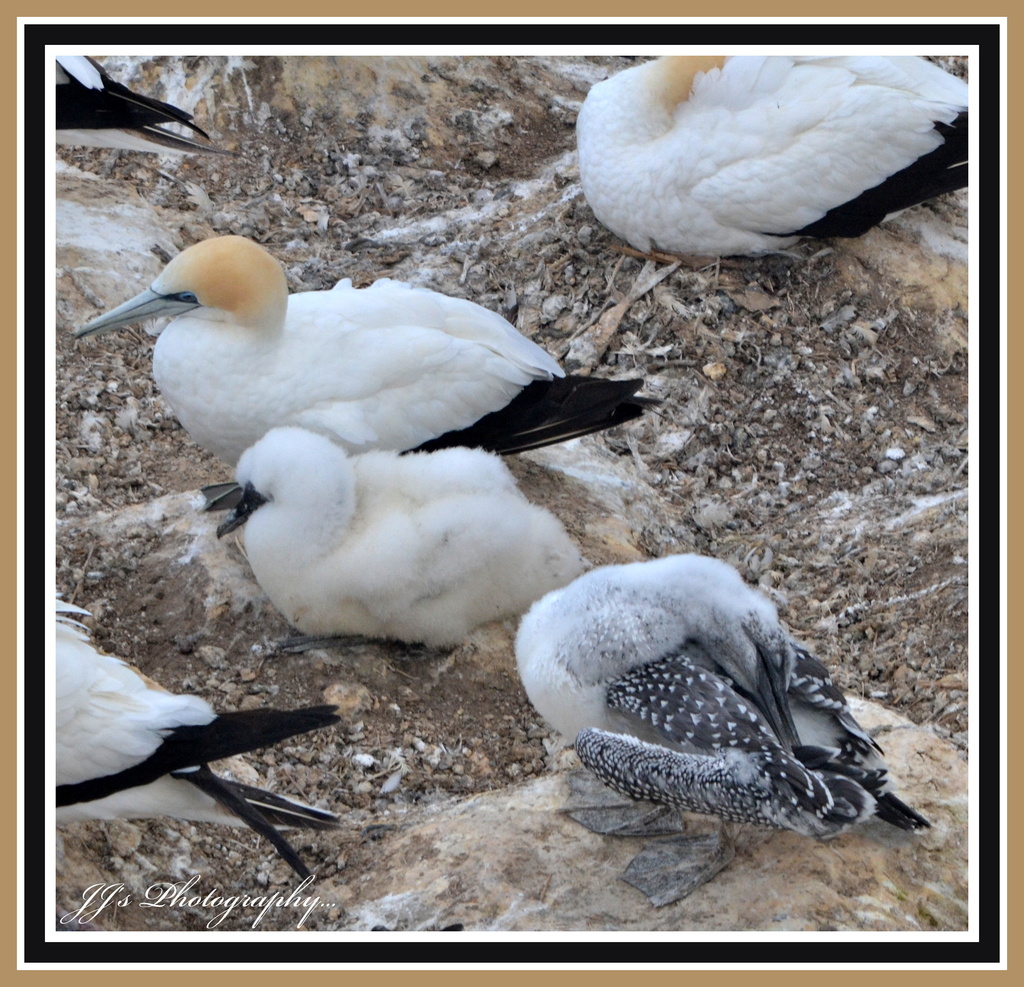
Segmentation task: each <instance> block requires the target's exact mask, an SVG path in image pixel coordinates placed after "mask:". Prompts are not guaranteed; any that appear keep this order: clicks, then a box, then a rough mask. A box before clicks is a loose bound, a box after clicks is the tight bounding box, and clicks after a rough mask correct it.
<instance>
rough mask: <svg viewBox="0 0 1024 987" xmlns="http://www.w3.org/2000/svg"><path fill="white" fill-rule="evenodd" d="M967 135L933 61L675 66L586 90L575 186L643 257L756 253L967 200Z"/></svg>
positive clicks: (960, 100)
mask: <svg viewBox="0 0 1024 987" xmlns="http://www.w3.org/2000/svg"><path fill="white" fill-rule="evenodd" d="M967 123H968V117H967V84H966V83H965V82H963V81H962V80H960V79H957V78H956V77H955V76H952V75H950V74H949V73H948V72H944V71H943V70H942V69H940V68H938V67H937V66H936V65H933V64H931V63H930V62H927V61H925V60H924V59H923V58H916V57H905V56H899V57H878V56H849V57H810V56H807V57H804V56H796V57H784V56H736V57H732V58H725V57H685V56H673V57H667V58H662V59H658V60H656V61H652V62H646V63H644V64H643V65H638V66H636V67H634V68H630V69H626V70H625V71H623V72H619V73H618V74H617V75H614V76H612V77H611V78H609V79H607V80H605V81H604V82H600V83H598V84H597V85H595V86H594V87H593V88H592V89H591V90H590V93H589V94H588V95H587V98H586V99H585V100H584V103H583V106H582V108H581V110H580V113H579V118H578V120H577V124H576V134H577V145H578V149H579V166H580V181H581V184H582V186H583V192H584V195H585V196H586V198H587V201H588V202H589V204H590V206H591V208H592V209H593V210H594V214H595V215H596V216H597V218H598V219H599V220H600V221H601V222H602V223H603V224H604V225H605V226H607V227H608V228H609V229H610V230H611V231H612V232H613V233H615V234H616V235H617V236H619V237H621V238H622V239H623V240H626V241H627V242H628V243H630V244H631V245H632V246H633V247H635V248H636V249H638V250H642V251H645V252H647V251H650V250H652V249H658V250H662V251H668V252H671V253H681V254H696V255H725V254H757V253H762V252H764V251H771V250H781V249H783V248H784V247H787V246H789V245H791V244H793V243H795V242H796V241H797V240H798V239H799V238H800V237H803V236H817V237H827V236H859V235H861V234H862V233H865V232H866V231H867V230H868V229H870V228H871V227H872V226H875V225H876V224H878V223H879V222H881V221H882V220H883V219H885V218H886V217H887V216H889V215H891V214H892V213H895V212H899V211H900V210H902V209H905V208H907V207H908V206H911V205H915V204H916V203H919V202H923V201H924V200H925V199H929V198H932V197H933V196H936V195H940V194H942V193H943V192H949V191H952V190H953V189H956V188H962V187H963V186H965V185H966V184H967V165H966V161H967Z"/></svg>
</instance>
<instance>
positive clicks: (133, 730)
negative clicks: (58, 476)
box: [56, 599, 338, 877]
mask: <svg viewBox="0 0 1024 987" xmlns="http://www.w3.org/2000/svg"><path fill="white" fill-rule="evenodd" d="M56 609H57V657H56V664H57V743H56V766H57V796H56V797H57V822H58V823H69V822H80V821H83V820H88V819H119V818H120V819H140V818H148V817H152V816H173V817H175V818H177V819H189V820H193V821H196V822H216V823H230V824H232V825H243V824H244V825H246V826H249V827H251V828H252V829H253V830H255V831H256V832H257V833H259V834H260V835H261V836H265V837H266V838H267V839H268V840H269V841H270V842H271V844H273V846H274V847H275V849H276V850H277V852H278V853H279V854H280V855H281V856H282V857H283V858H284V859H285V860H286V861H287V862H288V864H289V865H290V866H291V868H292V869H293V870H294V871H295V872H296V873H297V874H299V876H300V877H308V876H309V869H308V868H307V867H306V865H305V864H304V863H303V862H302V860H301V859H300V858H299V855H298V854H297V853H296V852H295V850H294V849H293V848H292V847H291V845H290V844H289V843H288V841H287V840H286V839H285V838H284V837H283V836H282V835H281V834H280V833H279V832H278V830H277V827H279V826H282V827H301V828H307V829H308V828H312V829H329V828H333V827H334V826H336V825H337V822H338V820H337V817H336V816H334V815H333V814H332V813H330V812H325V811H324V810H322V809H315V808H313V807H312V806H308V805H304V804H303V803H301V802H296V801H294V800H293V799H288V798H283V797H282V796H280V795H274V794H272V793H271V792H267V791H264V790H262V789H259V788H253V787H252V786H250V785H242V784H239V783H238V782H235V781H229V780H228V779H226V778H221V777H219V776H218V775H216V774H214V773H213V772H212V771H211V770H210V768H209V766H208V762H209V761H216V760H219V759H220V758H224V757H231V756H232V755H235V754H241V753H245V752H246V751H251V750H256V749H257V748H260V747H268V746H270V745H271V744H275V743H277V742H278V741H280V740H286V739H287V738H288V737H294V736H296V735H297V734H301V733H307V732H309V731H310V730H317V729H320V728H321V727H325V726H329V725H330V724H332V723H337V722H338V717H337V715H335V707H333V706H312V707H309V708H307V709H296V710H277V709H254V710H246V711H242V712H237V713H221V714H219V715H218V714H217V713H215V712H214V710H213V708H212V707H211V706H210V704H209V703H208V702H206V700H204V699H201V698H200V697H199V696H188V695H175V694H174V693H171V692H167V691H165V690H164V689H162V688H161V687H160V686H158V685H156V683H154V682H153V681H152V680H151V679H148V678H146V677H145V676H143V675H142V673H141V672H138V671H136V670H135V669H134V668H132V667H131V666H130V665H128V664H126V663H125V662H123V661H122V660H121V659H120V658H115V657H113V656H112V655H106V654H103V653H102V652H100V651H97V650H96V649H95V648H94V647H93V646H92V644H91V643H90V641H89V634H88V632H87V630H86V629H85V627H84V626H83V625H82V624H81V623H80V622H79V621H78V620H77V619H76V618H75V616H74V615H83V614H88V611H86V610H83V609H82V608H81V607H78V606H75V605H74V604H70V603H65V602H64V601H62V600H59V599H58V600H57V602H56Z"/></svg>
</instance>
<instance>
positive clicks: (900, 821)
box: [875, 792, 931, 829]
mask: <svg viewBox="0 0 1024 987" xmlns="http://www.w3.org/2000/svg"><path fill="white" fill-rule="evenodd" d="M875 801H876V802H877V806H876V808H875V815H876V816H878V818H879V819H881V820H883V821H884V822H887V823H891V824H892V825H893V826H898V827H899V828H900V829H928V828H930V827H931V823H930V822H928V820H927V819H925V817H924V816H922V815H921V814H920V813H919V812H915V811H914V810H913V809H911V808H910V806H909V805H907V803H906V802H904V801H903V800H902V799H899V798H897V797H896V796H895V795H893V794H892V792H882V793H881V794H878V795H876V796H875Z"/></svg>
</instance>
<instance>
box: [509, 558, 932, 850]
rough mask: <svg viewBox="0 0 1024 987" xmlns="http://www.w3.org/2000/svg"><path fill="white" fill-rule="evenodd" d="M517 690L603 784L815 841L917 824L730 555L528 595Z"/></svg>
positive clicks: (843, 710) (608, 572)
mask: <svg viewBox="0 0 1024 987" xmlns="http://www.w3.org/2000/svg"><path fill="white" fill-rule="evenodd" d="M516 658H517V662H518V665H519V673H520V676H521V678H522V681H523V685H524V687H525V688H526V692H527V695H528V696H529V697H530V700H531V702H532V703H533V705H534V706H535V707H536V708H537V710H538V711H539V712H540V713H541V715H542V716H544V718H545V719H546V720H547V721H548V722H549V723H551V724H552V726H554V727H555V728H556V729H557V730H559V731H560V732H561V733H563V734H564V735H565V736H567V737H570V738H573V739H574V740H575V745H576V750H577V752H578V753H579V755H580V757H581V759H582V760H583V763H584V764H585V765H586V766H587V767H589V768H590V769H591V770H592V771H594V773H595V774H597V776H598V777H599V778H600V779H601V780H602V781H603V782H605V784H607V785H609V786H611V787H612V788H614V789H616V790H617V791H619V792H621V793H623V794H625V795H629V796H631V797H632V798H637V799H648V800H650V801H654V802H660V803H663V804H669V805H675V806H679V807H680V808H683V809H686V810H689V811H693V812H702V813H708V814H712V815H717V816H720V817H722V818H725V819H730V820H734V821H738V822H749V823H755V824H759V825H764V826H775V827H780V828H786V829H792V830H795V831H796V832H798V833H803V834H805V835H809V836H816V837H826V836H830V835H833V834H835V833H838V832H840V831H842V830H844V829H846V828H848V827H849V826H851V825H853V824H855V823H858V822H861V821H863V820H865V819H867V818H870V817H871V816H872V815H878V816H879V817H881V818H882V819H885V820H886V821H888V822H891V823H892V824H893V825H896V826H899V827H900V828H903V829H915V828H918V827H920V826H927V825H928V823H927V821H926V820H925V819H923V817H921V816H920V815H918V814H917V813H916V812H914V811H913V810H912V809H910V808H909V807H908V806H906V805H905V804H904V803H903V802H901V801H900V800H899V799H898V798H896V796H895V795H893V794H892V793H891V792H890V791H889V790H888V783H887V775H886V765H885V762H884V761H883V760H882V757H881V750H880V748H879V747H878V745H877V744H876V743H875V742H874V741H873V740H872V739H871V738H870V737H869V736H868V734H867V733H866V732H865V731H864V730H863V729H861V727H860V726H859V725H858V724H857V722H856V720H855V719H854V718H853V715H852V713H851V712H850V709H849V706H848V705H847V704H846V701H845V699H844V698H843V696H842V693H840V692H839V690H838V689H836V688H835V686H834V685H833V684H832V681H831V679H830V678H829V676H828V672H827V671H826V670H825V668H824V666H823V665H822V664H821V663H820V662H819V661H817V659H815V658H813V657H812V656H811V655H810V654H809V653H808V652H807V651H805V650H804V649H803V648H801V647H800V646H799V645H796V644H795V643H794V642H793V641H792V639H791V638H790V637H789V635H788V634H787V633H786V631H785V630H784V629H783V628H782V626H781V625H780V624H779V621H778V616H777V614H776V611H775V608H774V607H773V606H772V604H771V603H770V602H769V601H768V599H767V598H765V597H764V596H763V595H762V594H761V593H759V592H757V591H755V590H753V589H751V588H750V587H748V586H747V585H746V583H744V581H743V579H742V578H741V577H740V575H739V573H737V572H736V570H735V569H733V568H732V566H730V565H728V564H726V563H724V562H721V561H719V560H716V559H712V558H706V557H702V556H698V555H677V556H670V557H667V558H663V559H658V560H655V561H652V562H644V563H634V564H631V565H619V566H605V567H602V568H598V569H593V570H591V571H590V572H588V573H585V574H584V575H582V576H580V577H579V578H578V579H576V580H575V581H574V582H573V583H571V584H570V585H568V586H566V587H565V588H563V589H560V590H556V591H554V592H552V593H549V594H548V595H547V596H545V597H544V598H543V599H541V600H539V601H538V602H537V603H535V604H534V606H533V607H532V608H531V609H530V611H529V613H527V615H526V616H525V617H524V618H523V620H522V624H521V626H520V629H519V635H518V638H517V641H516Z"/></svg>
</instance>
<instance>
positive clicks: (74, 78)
mask: <svg viewBox="0 0 1024 987" xmlns="http://www.w3.org/2000/svg"><path fill="white" fill-rule="evenodd" d="M169 123H170V124H177V125H180V126H182V127H187V128H188V129H189V130H190V131H192V133H193V134H195V135H197V136H195V137H193V136H191V135H186V134H180V133H176V132H174V131H172V130H168V129H167V126H166V125H167V124H169ZM204 141H205V143H204ZM209 141H210V137H209V135H208V134H207V133H206V131H205V130H202V129H200V128H199V127H198V126H196V124H194V123H193V122H192V114H191V113H186V112H185V111H184V110H180V109H178V107H176V106H172V105H171V104H170V103H164V102H161V101H160V100H158V99H153V98H152V97H150V96H143V95H142V94H141V93H136V92H132V90H131V89H129V88H128V87H127V86H124V85H122V84H121V83H120V82H115V81H114V80H113V79H111V78H110V76H109V75H108V74H107V73H106V71H105V70H104V68H103V66H102V65H100V63H99V62H97V61H95V60H94V59H92V58H88V57H87V56H85V55H59V56H58V57H57V143H58V144H76V145H79V146H84V147H113V148H123V149H125V150H129V151H153V152H156V153H159V154H166V153H167V152H168V151H178V152H182V153H186V152H190V151H210V152H212V153H214V154H230V153H231V152H230V151H224V150H221V149H220V148H218V147H214V146H213V144H211V143H210V142H209Z"/></svg>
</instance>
